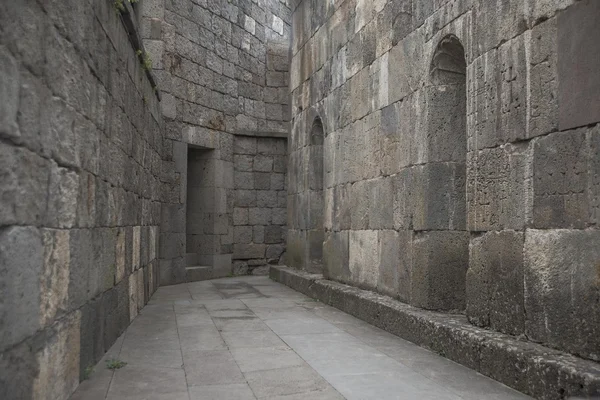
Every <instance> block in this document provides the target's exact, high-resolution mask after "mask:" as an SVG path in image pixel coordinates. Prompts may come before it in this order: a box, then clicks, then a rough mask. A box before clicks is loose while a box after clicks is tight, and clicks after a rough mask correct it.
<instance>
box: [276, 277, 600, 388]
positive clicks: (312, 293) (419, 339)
mask: <svg viewBox="0 0 600 400" xmlns="http://www.w3.org/2000/svg"><path fill="white" fill-rule="evenodd" d="M269 276H270V278H271V279H272V280H274V281H277V282H280V283H282V284H284V285H286V286H289V287H291V288H292V289H294V290H297V291H299V292H301V293H303V294H305V295H307V296H309V297H312V298H314V299H318V300H319V301H321V302H323V303H325V304H328V305H330V306H333V307H335V308H338V309H340V310H342V311H344V312H346V313H348V314H351V315H353V316H355V317H357V318H359V319H362V320H363V321H366V322H368V323H370V324H372V325H374V326H377V327H379V328H381V329H383V330H386V331H388V332H390V333H392V334H394V335H396V336H399V337H401V338H403V339H406V340H409V341H411V342H413V343H415V344H417V345H419V346H421V347H424V348H427V349H429V350H431V351H434V352H436V353H438V354H440V355H442V356H444V357H446V358H448V359H450V360H452V361H455V362H457V363H459V364H462V365H464V366H466V367H468V368H471V369H474V370H476V371H478V372H480V373H481V374H483V375H486V376H489V377H490V378H492V379H495V380H497V381H499V382H502V383H504V384H505V385H508V386H510V387H512V388H514V389H516V390H519V391H521V392H523V393H526V394H529V395H531V396H533V397H535V398H538V399H548V400H554V399H564V398H569V397H571V396H599V395H600V364H598V363H595V362H593V361H588V360H584V359H581V358H578V357H575V356H572V355H570V354H567V353H564V352H560V351H558V350H554V349H550V348H547V347H544V346H541V345H538V344H535V343H531V342H525V341H521V340H518V339H516V338H515V337H512V336H508V335H504V334H501V333H498V332H493V331H488V330H485V329H481V328H477V327H475V326H473V325H471V324H469V322H468V321H467V318H466V317H465V316H464V315H460V314H458V315H457V314H442V313H438V312H433V311H426V310H422V309H419V308H415V307H412V306H409V305H407V304H404V303H401V302H399V301H397V300H394V299H392V298H391V297H387V296H383V295H380V294H377V293H374V292H369V291H366V290H361V289H358V288H355V287H352V286H348V285H343V284H341V283H337V282H333V281H329V280H326V279H324V278H323V276H322V275H318V274H309V273H307V272H303V271H298V270H294V269H292V268H289V267H284V266H275V267H271V269H270V271H269ZM584 398H585V397H584Z"/></svg>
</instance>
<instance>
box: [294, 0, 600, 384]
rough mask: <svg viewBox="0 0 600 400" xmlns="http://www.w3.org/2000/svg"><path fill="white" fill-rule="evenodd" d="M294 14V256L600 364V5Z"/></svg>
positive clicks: (393, 6) (437, 4)
mask: <svg viewBox="0 0 600 400" xmlns="http://www.w3.org/2000/svg"><path fill="white" fill-rule="evenodd" d="M317 3H318V4H317ZM292 9H293V18H292V20H293V24H292V30H293V35H292V44H291V57H292V58H291V66H290V90H291V100H290V103H291V112H292V126H291V133H290V137H289V146H288V153H289V154H288V157H289V169H288V223H287V226H288V232H287V258H286V263H287V265H289V266H291V267H293V268H296V269H299V270H309V271H310V270H312V271H316V272H322V273H323V275H324V276H325V277H326V278H327V279H331V280H333V281H337V282H340V283H345V284H348V285H352V286H356V287H358V288H361V289H368V290H372V291H375V292H379V293H382V294H386V295H389V296H391V297H393V298H395V299H398V300H401V301H402V302H405V303H407V304H409V305H411V306H415V307H419V308H422V309H428V310H432V311H445V312H455V313H461V314H466V317H465V318H466V319H465V321H468V322H469V323H471V324H473V325H475V326H477V327H480V328H485V329H490V332H494V331H495V332H501V333H503V334H508V335H513V336H514V337H519V338H523V339H524V340H527V341H528V343H539V344H542V345H544V346H547V347H548V349H547V351H548V352H554V351H560V352H567V353H570V354H572V355H574V356H577V357H581V358H583V359H587V360H591V361H595V362H598V361H600V352H599V350H598V349H600V341H599V340H600V339H599V338H600V320H599V319H598V318H597V316H598V315H600V309H599V308H598V307H599V304H600V303H599V301H600V270H598V265H599V260H600V258H599V255H598V251H597V249H599V248H600V229H599V225H598V222H599V218H598V215H599V212H598V210H599V204H600V190H599V189H598V188H599V187H600V185H599V182H600V180H599V178H598V176H599V171H600V169H599V167H598V166H599V165H600V161H598V160H600V157H599V150H598V149H599V146H598V143H600V115H599V114H598V110H599V107H598V104H600V103H599V101H600V94H599V93H600V90H598V88H599V85H600V76H599V75H598V71H599V70H600V69H599V68H600V64H599V63H600V61H599V60H600V48H599V47H598V46H597V45H596V44H597V43H596V42H595V41H594V39H592V38H596V37H598V29H599V28H598V24H597V23H595V21H598V19H600V3H598V1H595V0H560V1H547V0H526V1H518V0H469V1H414V0H413V1H411V0H393V1H392V0H374V1H369V0H346V1H337V2H315V1H310V0H298V1H295V2H294V5H293V7H292ZM318 121H322V125H323V131H324V138H323V140H322V141H319V140H315V135H314V129H313V127H314V126H315V124H316V123H317V122H318ZM319 162H322V163H323V164H322V165H323V168H322V174H320V173H319V172H317V171H318V169H319V168H318V166H319ZM320 181H322V182H323V186H322V188H323V189H322V192H323V193H322V194H321V192H320V190H319V189H318V188H319V182H320ZM321 217H322V218H321ZM321 228H322V232H323V233H321V232H320V231H319V230H320V229H321ZM315 254H322V266H321V265H318V266H317V267H318V268H313V267H314V266H313V265H312V263H311V257H312V255H315ZM352 304H354V303H352ZM346 307H348V308H347V310H348V311H350V312H362V311H360V308H361V306H360V305H359V304H356V305H355V307H356V308H357V310H356V311H354V310H352V309H351V306H350V305H347V306H346ZM352 307H354V306H352ZM461 323H462V322H461ZM466 326H467V325H466V322H465V329H467V328H466ZM419 329H423V330H424V331H427V329H429V328H428V327H427V326H426V325H422V326H420V328H419ZM440 329H441V328H440ZM417 331H418V330H415V332H417ZM422 334H423V335H427V333H425V332H423V333H422ZM490 334H492V333H490ZM494 334H495V333H494ZM457 335H458V334H457ZM461 335H462V334H461ZM465 335H467V334H466V333H465ZM524 346H525V344H524ZM526 346H529V344H527V345H526ZM550 349H553V350H550ZM554 349H555V350H554ZM479 350H480V351H483V350H482V349H479ZM444 351H447V350H445V349H444ZM452 351H455V350H452ZM494 351H496V350H494ZM447 354H448V353H447ZM481 356H482V357H483V354H482V355H481ZM502 357H503V356H502ZM501 359H503V360H506V365H505V366H506V367H507V368H510V366H512V365H514V364H513V363H511V362H509V361H508V359H506V358H501ZM503 362H504V361H499V365H501V364H502V363H503ZM517 362H521V361H517ZM523 362H525V361H523ZM527 362H530V361H527ZM553 362H554V361H553ZM560 374H562V372H560ZM557 379H558V378H556V379H549V380H550V381H556V380H557ZM559 380H560V379H559ZM547 384H548V388H547V390H552V389H551V388H550V386H551V383H550V382H547ZM528 390H529V389H528ZM537 390H538V389H535V390H533V389H531V393H538V392H537ZM540 390H541V389H540Z"/></svg>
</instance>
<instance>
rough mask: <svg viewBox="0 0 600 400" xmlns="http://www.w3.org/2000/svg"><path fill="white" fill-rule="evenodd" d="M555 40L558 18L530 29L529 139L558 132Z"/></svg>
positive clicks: (556, 47)
mask: <svg viewBox="0 0 600 400" xmlns="http://www.w3.org/2000/svg"><path fill="white" fill-rule="evenodd" d="M567 1H571V0H567ZM536 3H541V2H540V1H534V2H532V4H536ZM556 38H557V27H556V18H551V19H549V20H548V21H545V22H543V23H541V24H539V25H536V26H535V27H533V29H532V30H531V36H530V39H529V47H530V52H531V56H530V60H529V68H530V72H529V83H530V85H529V93H528V96H529V131H528V132H527V136H528V137H535V136H539V135H543V134H546V133H549V132H553V131H556V130H558V70H557V69H558V44H557V40H556Z"/></svg>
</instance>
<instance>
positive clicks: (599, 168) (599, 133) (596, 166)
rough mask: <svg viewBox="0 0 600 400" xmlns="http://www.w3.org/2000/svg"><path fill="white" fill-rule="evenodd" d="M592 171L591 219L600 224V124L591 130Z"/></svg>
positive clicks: (590, 192)
mask: <svg viewBox="0 0 600 400" xmlns="http://www.w3.org/2000/svg"><path fill="white" fill-rule="evenodd" d="M590 144H591V149H590V171H589V180H590V183H589V188H590V189H589V196H590V207H591V219H592V223H594V224H595V225H600V126H599V125H597V126H596V128H595V129H593V130H592V131H591V132H590Z"/></svg>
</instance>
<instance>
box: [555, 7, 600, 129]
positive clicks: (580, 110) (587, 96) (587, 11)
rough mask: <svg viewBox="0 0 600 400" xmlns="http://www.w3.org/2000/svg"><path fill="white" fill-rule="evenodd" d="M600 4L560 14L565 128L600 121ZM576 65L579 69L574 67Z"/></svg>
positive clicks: (561, 110)
mask: <svg viewBox="0 0 600 400" xmlns="http://www.w3.org/2000/svg"><path fill="white" fill-rule="evenodd" d="M598 18H600V4H599V3H598V2H597V1H593V0H586V1H581V2H578V3H577V4H575V5H572V6H571V7H569V8H567V9H566V10H565V11H564V12H562V13H560V14H559V16H558V54H560V58H559V59H558V76H559V87H558V103H559V105H560V107H559V126H560V129H561V130H565V129H570V128H575V127H578V126H583V125H587V124H591V123H595V122H598V121H600V77H599V76H598V70H600V49H598V46H597V45H596V41H595V38H597V37H598V36H600V26H599V25H598ZM574 65H576V66H577V68H574V67H573V66H574Z"/></svg>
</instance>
